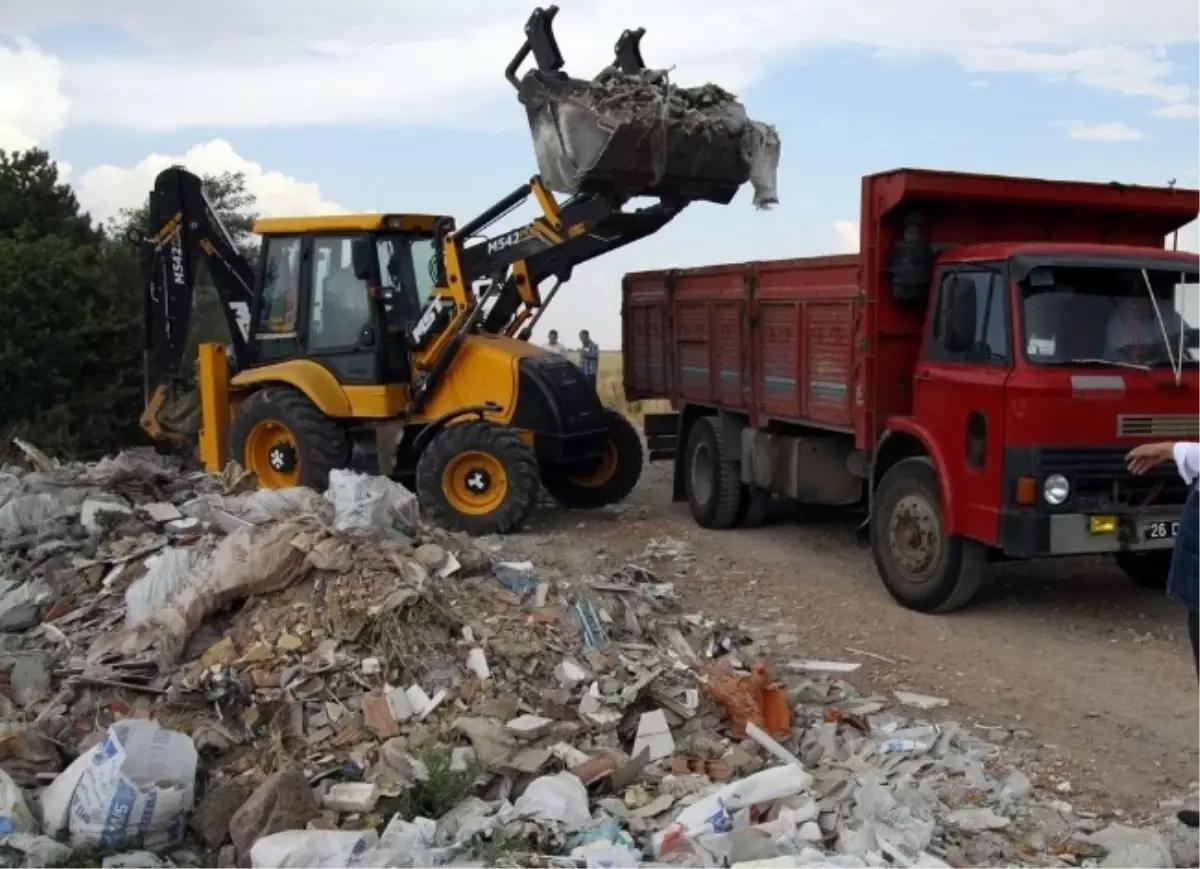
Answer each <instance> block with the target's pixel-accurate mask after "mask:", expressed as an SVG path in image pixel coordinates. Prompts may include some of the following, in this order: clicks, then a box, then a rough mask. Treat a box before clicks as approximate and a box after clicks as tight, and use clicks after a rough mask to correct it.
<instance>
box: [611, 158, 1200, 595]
mask: <svg viewBox="0 0 1200 869" xmlns="http://www.w3.org/2000/svg"><path fill="white" fill-rule="evenodd" d="M1198 209H1200V193H1198V192H1197V191H1195V190H1183V189H1179V188H1173V187H1172V188H1167V187H1164V188H1150V187H1136V186H1129V185H1120V184H1095V183H1082V182H1074V181H1047V180H1041V179H1032V178H1010V177H1001V176H990V175H974V174H964V173H956V172H939V171H931V170H915V169H897V170H893V171H890V172H883V173H879V174H876V175H870V176H867V177H865V178H864V179H863V185H862V210H861V221H860V233H861V240H860V251H861V252H860V253H859V254H858V255H855V256H824V257H811V258H805V259H790V260H775V261H760V262H745V263H730V264H723V265H715V266H705V267H700V268H694V269H675V270H669V271H660V272H638V273H633V274H630V275H627V276H626V277H625V281H624V290H623V292H624V308H623V312H622V317H623V328H624V364H625V391H626V396H627V398H628V399H630V400H644V399H651V398H667V399H670V401H671V402H672V405H673V408H674V409H673V411H672V412H671V413H670V414H651V415H647V417H646V422H645V426H646V435H647V440H648V445H649V447H650V455H651V459H652V460H654V459H659V458H663V459H666V458H670V459H671V460H673V461H674V463H675V475H674V476H675V490H674V491H675V497H676V499H679V500H687V501H688V502H689V505H690V507H691V510H692V515H693V516H694V517H695V518H696V520H697V522H699V523H700V524H701V525H704V526H706V527H710V528H732V527H738V526H743V527H744V526H747V525H752V524H755V523H756V522H758V521H759V520H760V519H761V517H762V516H763V515H764V508H763V504H764V503H766V502H769V501H770V500H771V499H778V498H787V499H791V500H794V501H800V502H803V503H809V504H827V505H842V506H858V507H861V508H863V509H865V510H866V512H867V521H866V526H867V527H868V528H869V531H870V537H871V548H872V554H873V557H874V560H875V564H876V567H877V569H878V571H879V575H880V578H881V579H882V580H883V582H884V585H885V586H886V587H887V589H888V591H889V592H890V593H891V594H892V596H893V597H894V598H895V599H896V600H897V601H898V602H900V603H901V604H903V605H904V606H907V607H909V608H912V609H915V610H918V611H922V612H946V611H950V610H953V609H957V608H958V607H961V606H963V605H965V604H966V603H967V602H968V601H970V600H971V599H972V598H973V597H974V595H975V593H976V592H977V591H978V589H979V587H980V585H981V582H982V581H983V578H984V576H985V573H986V569H987V564H988V562H990V561H995V560H999V559H1028V558H1042V557H1048V556H1060V555H1097V554H1108V555H1112V556H1113V557H1114V558H1115V560H1116V562H1117V563H1118V564H1119V565H1120V567H1121V568H1122V569H1123V570H1125V572H1126V573H1128V574H1129V575H1130V577H1131V578H1132V579H1134V580H1135V581H1137V582H1139V583H1142V584H1147V585H1158V586H1161V585H1163V584H1164V583H1165V581H1166V573H1167V565H1168V563H1169V558H1170V551H1171V547H1172V544H1173V540H1174V536H1175V533H1176V532H1177V530H1178V519H1179V514H1180V511H1181V508H1182V505H1183V503H1184V501H1185V499H1186V495H1187V491H1186V487H1185V484H1184V483H1183V481H1182V480H1181V479H1180V478H1179V476H1178V474H1177V473H1176V472H1175V469H1174V468H1173V467H1168V466H1163V467H1160V468H1158V469H1156V470H1155V471H1153V472H1151V473H1148V474H1146V475H1144V476H1133V475H1131V474H1130V473H1128V471H1127V470H1126V467H1125V455H1126V454H1127V453H1128V452H1129V450H1130V449H1131V448H1133V447H1134V446H1136V445H1137V444H1140V443H1146V442H1150V441H1155V440H1194V439H1196V438H1197V437H1198V436H1200V415H1198V410H1200V372H1198V361H1197V360H1198V359H1200V346H1198V345H1200V341H1198V340H1197V326H1198V325H1200V322H1198V316H1197V312H1198V310H1200V296H1198V293H1197V272H1198V269H1197V257H1196V255H1195V254H1194V253H1183V252H1179V251H1176V250H1173V249H1169V248H1170V247H1173V246H1168V245H1167V244H1166V243H1165V239H1166V238H1167V237H1169V236H1171V234H1172V233H1175V232H1177V231H1178V229H1179V228H1180V227H1182V226H1183V225H1185V224H1187V223H1189V222H1190V221H1192V220H1194V219H1195V218H1196V215H1197V211H1198Z"/></svg>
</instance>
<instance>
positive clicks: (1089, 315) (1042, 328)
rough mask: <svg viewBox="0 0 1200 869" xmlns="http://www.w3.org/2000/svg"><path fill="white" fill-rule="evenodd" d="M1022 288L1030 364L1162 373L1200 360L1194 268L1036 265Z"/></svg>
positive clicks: (1198, 299) (1020, 283)
mask: <svg viewBox="0 0 1200 869" xmlns="http://www.w3.org/2000/svg"><path fill="white" fill-rule="evenodd" d="M1017 285H1018V287H1019V292H1020V297H1021V313H1022V318H1021V319H1022V322H1023V332H1024V334H1023V336H1022V345H1023V348H1024V351H1025V357H1026V359H1028V360H1029V361H1030V362H1032V363H1035V364H1041V365H1110V366H1116V367H1136V368H1156V367H1159V366H1162V367H1171V365H1172V364H1174V365H1176V366H1178V365H1180V364H1185V365H1186V364H1191V365H1195V364H1196V360H1197V359H1200V346H1198V344H1200V341H1198V340H1197V329H1196V327H1197V325H1200V316H1198V314H1200V310H1198V309H1200V296H1198V295H1197V268H1196V266H1194V265H1188V266H1186V267H1184V268H1182V269H1181V268H1180V267H1178V266H1175V265H1170V266H1166V265H1148V266H1147V267H1145V268H1142V267H1141V266H1140V265H1137V264H1131V265H1129V266H1125V265H1083V264H1070V265H1054V264H1049V265H1037V266H1036V267H1034V268H1032V269H1030V270H1029V271H1028V274H1026V275H1025V276H1024V278H1023V279H1021V280H1019V281H1018V284H1017Z"/></svg>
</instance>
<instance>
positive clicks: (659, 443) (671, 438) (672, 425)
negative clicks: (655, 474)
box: [642, 413, 679, 462]
mask: <svg viewBox="0 0 1200 869" xmlns="http://www.w3.org/2000/svg"><path fill="white" fill-rule="evenodd" d="M642 431H643V433H645V435H646V450H647V452H648V453H649V459H650V461H652V462H654V461H660V460H662V459H673V458H675V453H676V450H677V448H678V441H679V414H677V413H648V414H646V417H645V419H644V420H643V421H642Z"/></svg>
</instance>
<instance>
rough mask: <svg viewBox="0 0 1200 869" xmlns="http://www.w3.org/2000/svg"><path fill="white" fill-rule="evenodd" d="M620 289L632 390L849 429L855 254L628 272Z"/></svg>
mask: <svg viewBox="0 0 1200 869" xmlns="http://www.w3.org/2000/svg"><path fill="white" fill-rule="evenodd" d="M751 288H753V292H751ZM623 292H624V306H625V307H624V314H623V318H622V320H623V329H624V335H623V339H624V345H623V346H624V348H625V392H626V395H627V396H628V397H629V398H631V399H646V398H671V399H674V400H676V401H686V402H693V403H696V404H704V405H709V406H712V407H719V408H723V409H726V410H736V411H741V412H743V413H746V414H747V415H748V417H749V420H750V424H751V425H754V426H764V425H766V424H767V423H768V422H769V421H771V420H779V421H783V422H792V423H801V424H804V425H809V426H815V427H819V428H826V429H834V430H837V431H847V432H849V431H853V427H854V420H853V412H852V411H853V408H852V401H853V392H854V386H853V377H854V364H855V360H854V352H853V348H854V342H853V336H854V331H855V319H856V317H857V316H858V314H859V311H860V306H861V304H862V301H863V300H862V298H861V294H860V292H859V257H858V256H857V255H852V256H826V257H814V258H811V259H792V260H776V261H770V262H749V263H738V264H733V265H720V266H711V267H706V268H696V269H677V270H670V271H655V272H635V273H632V274H629V275H627V276H626V277H625V281H624V289H623Z"/></svg>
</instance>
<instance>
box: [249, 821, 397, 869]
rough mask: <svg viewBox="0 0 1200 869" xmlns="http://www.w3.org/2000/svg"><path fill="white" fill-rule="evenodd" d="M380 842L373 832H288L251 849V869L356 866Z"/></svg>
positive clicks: (272, 835) (270, 837) (255, 844)
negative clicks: (365, 853) (359, 859)
mask: <svg viewBox="0 0 1200 869" xmlns="http://www.w3.org/2000/svg"><path fill="white" fill-rule="evenodd" d="M377 841H378V836H376V834H375V831H374V830H285V831H284V832H282V833H272V834H271V835H269V836H263V837H262V838H261V839H259V840H258V841H257V842H255V843H254V845H253V846H251V848H250V865H251V866H252V867H253V869H284V867H286V866H357V865H358V864H357V863H356V862H355V861H356V858H358V857H360V856H361V855H362V854H363V853H364V852H366V851H367V850H368V849H370V848H373V847H374V846H375V843H376V842H377Z"/></svg>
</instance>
